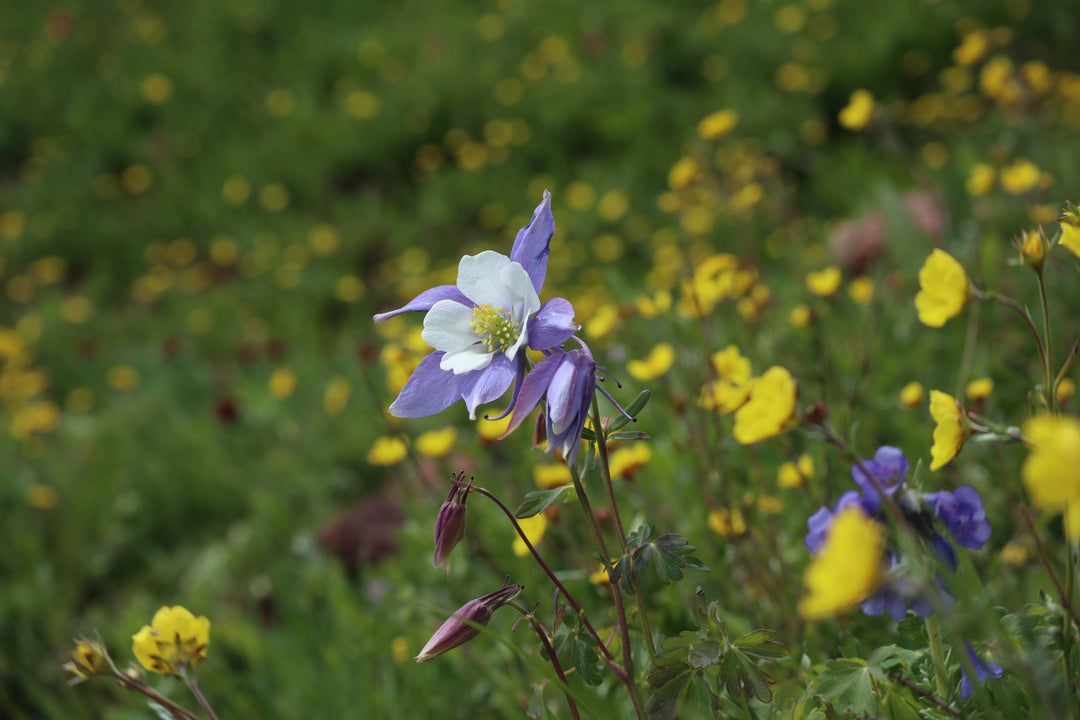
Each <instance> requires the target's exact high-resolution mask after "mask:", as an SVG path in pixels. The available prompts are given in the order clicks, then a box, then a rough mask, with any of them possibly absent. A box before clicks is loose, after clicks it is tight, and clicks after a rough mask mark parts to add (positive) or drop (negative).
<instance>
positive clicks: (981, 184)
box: [967, 163, 997, 197]
mask: <svg viewBox="0 0 1080 720" xmlns="http://www.w3.org/2000/svg"><path fill="white" fill-rule="evenodd" d="M996 177H997V173H996V172H995V170H994V168H993V166H992V165H987V164H986V163H978V164H976V165H975V166H974V167H973V168H971V172H970V173H968V179H967V191H968V195H971V196H972V197H982V196H983V195H986V194H987V193H988V192H990V190H991V189H993V187H994V180H995V178H996Z"/></svg>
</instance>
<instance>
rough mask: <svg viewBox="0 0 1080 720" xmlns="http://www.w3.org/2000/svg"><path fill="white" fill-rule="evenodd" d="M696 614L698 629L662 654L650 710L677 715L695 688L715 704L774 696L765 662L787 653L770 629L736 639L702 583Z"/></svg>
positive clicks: (669, 643) (672, 641) (653, 675)
mask: <svg viewBox="0 0 1080 720" xmlns="http://www.w3.org/2000/svg"><path fill="white" fill-rule="evenodd" d="M694 618H695V620H696V621H697V624H698V626H699V629H697V630H687V631H684V632H681V633H679V635H678V636H676V637H672V638H668V639H667V640H666V641H665V642H664V645H663V647H662V648H661V649H660V651H659V652H658V653H657V656H656V659H655V664H654V665H653V669H652V670H651V671H650V672H649V675H648V677H647V680H648V682H649V685H651V686H652V687H653V688H655V690H654V692H653V694H652V696H650V698H649V702H648V705H647V706H646V709H647V710H648V711H649V716H650V717H651V718H657V719H658V720H666V719H667V718H673V717H676V712H677V710H678V707H679V702H680V698H681V697H682V696H683V695H684V694H689V693H693V694H696V695H699V696H700V695H704V696H706V697H708V698H709V701H710V705H711V706H712V707H713V708H714V709H719V708H721V707H723V705H724V702H725V698H727V699H731V700H734V701H741V700H750V699H754V700H758V701H760V702H769V701H770V700H771V699H772V689H771V687H770V686H771V685H772V683H773V682H774V680H773V677H772V675H770V674H769V672H768V671H766V670H764V669H763V668H762V667H761V664H762V663H767V662H773V661H775V660H777V659H779V658H782V657H784V656H785V655H787V649H786V648H785V647H784V646H783V645H782V644H781V643H779V642H777V641H776V640H775V639H774V637H775V633H773V632H772V631H771V630H752V631H750V632H748V633H745V634H743V635H741V636H739V637H737V638H735V639H734V640H731V639H730V636H729V634H728V630H727V624H726V623H725V622H724V621H723V619H722V618H721V610H720V606H719V604H718V603H717V602H715V601H712V602H708V603H706V600H705V593H704V592H703V591H702V590H701V588H698V590H697V593H696V599H695V603H694Z"/></svg>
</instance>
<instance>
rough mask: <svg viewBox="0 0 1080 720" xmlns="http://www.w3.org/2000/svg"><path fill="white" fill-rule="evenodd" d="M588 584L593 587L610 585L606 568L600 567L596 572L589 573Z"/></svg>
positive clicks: (609, 577)
mask: <svg viewBox="0 0 1080 720" xmlns="http://www.w3.org/2000/svg"><path fill="white" fill-rule="evenodd" d="M589 582H591V583H592V584H593V585H610V584H611V576H610V575H608V571H607V568H606V567H604V566H603V565H600V567H599V568H598V569H597V570H596V572H591V573H589Z"/></svg>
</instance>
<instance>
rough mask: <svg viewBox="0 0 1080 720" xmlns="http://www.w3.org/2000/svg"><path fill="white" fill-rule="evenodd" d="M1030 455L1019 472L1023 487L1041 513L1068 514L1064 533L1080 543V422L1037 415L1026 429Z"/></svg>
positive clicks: (1071, 418)
mask: <svg viewBox="0 0 1080 720" xmlns="http://www.w3.org/2000/svg"><path fill="white" fill-rule="evenodd" d="M1022 432H1023V435H1024V437H1025V438H1027V440H1028V442H1029V443H1030V444H1031V452H1030V454H1028V456H1027V459H1026V460H1024V465H1023V467H1021V468H1020V476H1021V477H1022V478H1023V481H1024V486H1025V487H1026V488H1027V490H1028V492H1029V493H1030V494H1031V499H1032V501H1033V502H1034V503H1035V505H1037V506H1038V507H1039V508H1040V509H1041V510H1044V511H1046V512H1051V513H1059V512H1060V513H1065V530H1066V534H1067V535H1068V536H1069V538H1070V539H1071V540H1074V541H1078V540H1080V473H1077V472H1076V468H1078V467H1080V419H1078V418H1075V417H1072V416H1067V415H1065V416H1058V417H1055V416H1053V415H1037V416H1035V417H1033V418H1031V419H1030V420H1028V421H1027V422H1026V423H1024V427H1023V431H1022Z"/></svg>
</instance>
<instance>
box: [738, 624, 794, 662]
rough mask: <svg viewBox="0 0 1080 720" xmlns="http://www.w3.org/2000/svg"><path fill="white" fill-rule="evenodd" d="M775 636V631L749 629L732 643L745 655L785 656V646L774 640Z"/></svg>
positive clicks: (770, 657) (762, 656)
mask: <svg viewBox="0 0 1080 720" xmlns="http://www.w3.org/2000/svg"><path fill="white" fill-rule="evenodd" d="M775 637H776V633H775V632H774V631H772V630H762V629H758V630H751V631H750V632H748V633H746V634H745V635H743V636H741V637H739V638H738V639H736V640H735V642H733V643H732V645H734V646H735V647H736V648H738V649H739V650H741V651H742V652H744V653H746V654H747V655H755V656H757V657H761V658H769V659H772V658H781V657H786V656H787V654H788V650H787V648H786V647H784V644H783V643H782V642H780V641H778V640H774V638H775Z"/></svg>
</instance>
